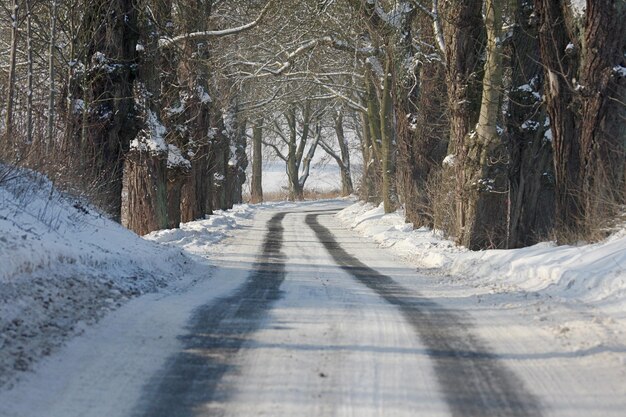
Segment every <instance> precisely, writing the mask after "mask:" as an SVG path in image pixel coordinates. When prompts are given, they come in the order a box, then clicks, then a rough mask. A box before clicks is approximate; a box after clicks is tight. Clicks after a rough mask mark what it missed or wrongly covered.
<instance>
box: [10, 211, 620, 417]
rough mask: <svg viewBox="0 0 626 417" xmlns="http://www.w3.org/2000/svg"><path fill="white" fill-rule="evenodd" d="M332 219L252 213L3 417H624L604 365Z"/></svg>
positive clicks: (93, 336) (116, 318) (27, 388)
mask: <svg viewBox="0 0 626 417" xmlns="http://www.w3.org/2000/svg"><path fill="white" fill-rule="evenodd" d="M337 209H338V207H337V203H334V206H333V205H332V204H328V203H319V204H308V205H301V206H294V207H293V208H291V209H288V210H286V211H280V212H279V211H271V210H266V211H260V212H259V213H258V214H257V216H256V218H255V219H254V221H251V222H250V224H249V225H248V226H247V227H246V228H245V229H243V230H241V231H240V232H238V233H237V235H236V236H235V237H234V238H231V239H228V240H227V241H226V242H224V244H222V245H220V250H219V251H218V252H216V256H215V258H214V259H213V261H214V263H216V264H217V267H216V268H214V269H213V271H212V278H211V279H207V280H206V281H200V282H198V283H189V285H188V286H187V287H185V288H181V289H180V290H178V291H177V292H175V293H171V294H166V295H164V294H160V295H159V294H156V295H147V296H143V297H140V298H138V299H136V300H133V301H131V302H130V303H128V304H127V305H125V306H124V307H122V308H121V309H119V310H117V311H115V312H114V313H112V314H110V315H108V316H107V317H106V318H105V319H104V320H102V321H101V322H100V323H98V324H97V325H96V326H94V327H93V328H91V329H89V330H88V331H86V332H85V334H84V335H82V336H81V337H78V338H76V339H74V340H72V341H71V342H70V343H69V344H68V345H67V346H66V347H65V348H63V349H62V350H61V351H60V352H59V353H58V354H56V355H53V356H52V357H51V358H49V359H47V360H45V361H44V362H43V363H42V364H41V365H40V366H39V367H38V368H37V369H36V371H35V372H34V373H33V374H31V375H29V376H28V377H27V378H24V380H23V381H21V382H20V383H19V384H18V385H17V386H16V387H15V388H14V389H13V390H10V391H7V392H4V393H2V394H0V416H3V417H5V416H6V417H9V416H11V417H16V416H19V417H38V416H41V417H72V416H76V417H78V416H80V417H89V416H93V417H103V416H108V417H113V416H120V417H121V416H137V417H192V416H276V417H278V416H358V417H366V416H386V417H391V416H449V415H452V416H540V415H563V416H569V415H585V416H589V415H602V416H610V415H615V416H617V415H624V414H623V412H624V411H623V410H624V409H626V408H624V405H625V404H624V402H625V401H624V399H623V398H622V397H621V396H620V392H623V387H620V386H616V384H615V380H614V379H610V378H609V379H608V381H609V382H606V381H607V378H605V377H604V376H603V373H602V371H604V369H602V366H595V365H597V364H604V365H603V366H605V367H610V364H609V365H606V361H602V360H601V359H602V358H596V357H592V358H585V360H581V358H575V357H568V356H567V354H562V353H561V352H557V351H552V349H553V348H552V347H551V346H550V343H549V341H548V340H547V339H545V340H544V339H542V336H541V334H536V335H534V337H528V335H529V334H532V332H533V329H532V323H530V324H526V323H525V322H524V320H523V319H522V318H519V317H517V316H516V315H515V314H507V313H506V312H497V311H490V310H489V309H482V308H477V307H476V306H475V304H474V303H473V302H468V300H467V299H466V298H468V297H464V296H461V295H459V294H455V293H454V292H453V291H452V292H451V293H450V294H449V295H445V294H446V292H445V291H444V289H442V288H440V287H437V285H436V284H435V283H434V282H432V278H427V277H422V278H420V277H419V276H416V272H415V270H414V269H412V268H410V267H408V266H405V265H403V264H402V263H400V262H398V261H397V260H395V259H393V258H392V257H390V256H389V254H388V253H387V252H385V251H382V250H380V249H379V248H377V247H376V246H374V245H372V244H371V243H369V242H367V241H364V239H363V238H361V237H359V236H357V235H355V234H354V233H353V232H351V231H348V230H346V229H343V228H341V227H340V226H339V224H338V223H337V220H336V219H335V218H334V216H332V214H333V213H334V212H335V211H336V210H337ZM593 360H597V361H598V362H597V363H595V362H593ZM590 361H591V362H590ZM598 368H601V369H600V372H598ZM620 375H622V374H620ZM603 380H604V381H605V382H604V383H603ZM620 390H621V391H620Z"/></svg>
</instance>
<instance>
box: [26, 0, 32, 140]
mask: <svg viewBox="0 0 626 417" xmlns="http://www.w3.org/2000/svg"><path fill="white" fill-rule="evenodd" d="M25 4H26V54H27V61H28V75H27V81H26V83H27V86H26V143H27V144H29V145H30V144H32V143H33V76H34V73H33V59H34V58H33V26H32V13H33V10H32V0H25Z"/></svg>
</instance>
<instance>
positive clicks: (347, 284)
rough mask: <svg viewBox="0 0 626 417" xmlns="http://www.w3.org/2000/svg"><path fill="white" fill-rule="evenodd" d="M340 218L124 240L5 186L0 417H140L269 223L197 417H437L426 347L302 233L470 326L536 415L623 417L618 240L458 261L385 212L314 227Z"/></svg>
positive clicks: (623, 266) (44, 186) (25, 183)
mask: <svg viewBox="0 0 626 417" xmlns="http://www.w3.org/2000/svg"><path fill="white" fill-rule="evenodd" d="M348 204H350V202H349V201H347V200H331V201H322V202H300V203H290V202H280V203H265V204H259V205H239V206H236V207H235V208H234V209H233V210H229V211H225V212H217V213H215V214H214V215H213V216H211V217H209V218H207V219H205V220H199V221H196V222H190V223H187V224H183V225H181V228H180V229H173V230H163V231H158V232H154V233H152V234H150V235H148V236H146V237H145V238H140V237H138V236H136V235H135V234H133V233H131V232H129V231H127V230H125V229H124V228H122V227H120V226H119V225H117V224H115V223H114V222H111V221H110V220H108V219H106V218H105V217H103V216H102V215H100V214H98V212H97V211H96V210H94V209H93V208H91V207H89V206H87V205H85V204H84V203H82V202H80V201H78V200H76V199H73V198H70V197H68V196H64V195H61V194H59V193H57V192H56V191H54V189H53V188H52V184H51V183H50V182H49V181H47V180H46V179H45V178H43V177H41V176H39V175H37V174H32V173H28V172H21V173H20V175H17V176H15V178H13V179H11V180H9V181H6V180H5V181H3V182H2V184H0V230H1V231H2V234H1V235H0V416H2V417H5V416H11V417H37V416H46V417H50V416H54V417H68V416H81V417H86V416H94V417H100V416H102V415H111V416H124V415H143V414H137V407H139V408H141V407H143V405H142V404H143V402H142V401H146V399H145V395H146V391H145V387H146V384H147V381H148V380H149V378H150V377H152V376H154V375H157V374H158V372H161V371H159V369H162V367H163V364H165V363H166V362H167V360H168V358H171V357H172V355H176V352H179V351H180V349H181V341H182V340H184V338H185V337H186V334H187V333H186V332H188V331H189V318H190V317H191V316H192V315H193V314H194V311H197V309H198V308H199V307H201V306H206V305H211V303H215V302H217V301H218V300H220V299H221V300H223V299H224V297H228V296H230V295H231V294H233V292H235V290H236V289H238V288H241V286H242V285H244V284H245V283H246V282H248V281H247V279H248V277H249V275H250V271H251V270H252V269H254V268H255V265H256V262H257V261H258V258H257V257H258V254H259V253H261V247H262V245H263V239H264V236H265V234H266V232H267V228H266V225H267V221H268V219H269V218H271V217H272V216H273V215H274V214H275V213H277V212H281V211H282V212H288V214H287V215H286V216H285V217H284V221H283V223H282V227H284V235H285V236H284V243H283V249H282V253H283V254H284V255H285V257H284V262H285V265H286V269H285V271H286V276H285V280H284V282H283V283H282V285H281V287H280V291H281V297H279V299H278V300H277V301H276V303H275V305H273V306H272V307H271V309H270V311H268V312H266V313H265V314H267V316H266V319H264V320H266V321H264V322H263V325H262V326H261V327H260V328H259V329H258V331H255V332H252V333H250V334H246V335H245V337H246V338H248V340H247V341H246V342H245V344H244V345H243V347H242V348H241V352H240V353H238V354H236V355H235V356H233V357H229V360H233V361H234V362H233V364H232V365H233V366H235V368H236V369H238V371H237V372H234V373H232V374H227V375H225V377H224V383H225V384H226V385H227V386H231V387H237V389H236V390H235V391H234V395H235V396H234V397H233V398H234V399H235V400H233V402H231V403H229V404H225V403H216V404H213V405H211V406H215V407H218V408H219V407H226V409H227V412H226V415H237V416H238V417H239V416H243V415H258V413H259V412H263V411H265V412H267V415H273V416H278V415H294V414H299V415H310V416H313V415H315V416H322V415H329V416H330V415H355V413H356V414H357V415H360V416H366V415H372V416H374V415H376V416H387V415H416V414H415V413H416V411H415V410H420V413H421V414H423V415H446V414H447V411H448V409H447V407H446V402H445V401H444V400H443V399H442V398H443V397H442V391H441V387H438V385H437V384H436V383H435V382H433V381H435V380H436V379H437V376H436V375H434V373H433V372H434V368H433V367H432V362H433V358H431V357H430V356H429V354H427V353H425V352H427V350H426V348H425V346H424V345H423V341H420V339H419V338H416V337H415V334H414V331H413V330H412V329H411V326H410V325H409V324H408V323H407V322H406V320H404V319H403V317H402V315H401V314H400V313H399V311H398V309H397V308H395V307H394V306H393V305H391V304H389V303H387V302H386V301H385V300H384V299H383V298H381V297H380V295H377V294H376V293H375V292H374V291H372V290H371V289H368V288H366V287H364V286H362V285H361V286H359V284H358V282H355V280H354V279H353V278H352V277H350V274H349V273H348V271H347V270H344V269H342V268H341V267H339V266H337V265H335V264H334V262H335V261H334V260H333V256H331V255H330V254H329V253H328V251H327V250H326V249H325V248H324V246H323V245H322V243H320V241H319V239H318V236H316V235H315V233H314V232H313V230H312V229H311V228H310V227H309V226H308V223H307V221H305V219H307V218H308V216H309V215H310V213H317V214H318V215H319V217H318V219H319V221H320V222H321V223H322V224H323V225H324V226H325V227H327V228H328V229H329V230H332V232H333V234H334V238H335V239H336V241H337V242H339V243H340V244H341V246H342V247H343V248H344V249H345V251H346V253H349V254H351V256H354V257H355V258H359V259H361V260H362V262H364V263H366V264H367V265H369V266H370V267H371V268H375V269H376V270H378V271H381V272H382V273H384V274H386V275H388V276H390V277H392V278H393V280H394V281H395V282H397V283H398V284H399V285H401V286H402V287H403V288H405V289H407V291H410V292H411V293H412V294H415V296H416V297H423V298H424V299H426V300H432V302H434V303H437V305H438V306H440V307H442V308H443V309H444V310H442V311H450V312H452V313H451V315H450V317H455V316H456V315H459V317H464V318H467V320H468V322H469V323H471V324H470V327H471V335H472V337H476V338H477V340H481V341H483V342H484V344H485V346H487V347H488V348H489V350H490V351H491V352H493V353H494V354H495V355H496V356H497V358H498V361H500V362H501V363H502V364H503V365H504V366H506V367H507V369H509V370H511V371H512V372H513V373H514V374H515V375H516V376H517V377H518V378H519V380H520V381H521V383H522V384H523V386H524V387H526V389H527V391H528V392H529V394H530V395H532V396H534V397H536V398H538V401H539V403H540V404H541V407H542V409H543V414H544V415H553V416H580V417H583V416H585V417H586V416H589V415H597V416H606V415H614V416H619V415H623V413H622V412H623V409H624V407H626V383H625V381H626V336H625V335H626V232H624V231H621V232H618V233H616V234H615V235H613V236H612V237H611V238H609V239H607V240H606V241H604V242H600V243H597V244H593V245H581V246H577V247H567V246H562V247H557V246H555V245H553V244H550V243H543V244H540V245H536V246H533V247H530V248H524V249H517V250H493V251H482V252H470V251H467V250H465V249H463V248H459V247H456V246H455V245H454V244H453V243H452V242H450V241H447V240H445V239H442V238H441V237H440V236H438V235H437V233H434V232H432V231H429V230H425V229H420V230H412V226H411V225H409V224H406V223H405V222H404V218H403V215H402V213H401V212H397V213H393V214H384V213H383V210H382V208H378V207H373V206H371V205H366V204H363V203H355V204H352V205H349V206H348V207H347V208H345V209H343V210H342V211H341V212H340V213H339V214H338V215H336V216H333V215H331V214H330V213H329V210H335V209H337V208H341V207H345V206H346V205H348ZM242 302H243V303H245V302H246V300H243V301H242ZM113 310H114V311H113ZM448 331H451V330H449V329H448ZM78 335H80V336H78ZM77 336H78V337H77ZM46 356H47V357H46ZM44 357H45V358H44ZM22 371H27V372H22ZM416 375H417V376H418V377H416ZM11 387H12V388H11ZM259 393H262V397H263V398H264V400H263V401H259ZM320 398H322V399H323V401H322V400H320ZM390 412H391V414H389V413H390ZM229 413H230V414H229ZM385 413H386V414H385ZM418 414H419V413H418Z"/></svg>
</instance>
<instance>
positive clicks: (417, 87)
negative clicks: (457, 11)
mask: <svg viewBox="0 0 626 417" xmlns="http://www.w3.org/2000/svg"><path fill="white" fill-rule="evenodd" d="M431 19H432V18H431V17H430V16H426V15H424V14H420V15H418V21H417V24H418V25H419V27H420V29H421V30H420V36H421V37H422V39H423V42H424V44H430V45H435V43H436V39H435V36H434V33H433V29H432V22H431ZM424 47H425V46H422V48H424ZM421 53H422V54H424V55H426V54H428V53H437V51H436V50H434V49H433V50H426V51H422V52H421ZM397 59H398V58H396V60H397ZM396 84H399V85H397V86H396V88H397V89H398V91H397V92H396V94H395V95H394V100H395V101H396V109H397V111H399V112H400V113H399V115H398V185H399V187H400V190H399V193H400V194H401V196H402V199H403V202H404V210H405V215H406V220H407V221H408V222H411V223H412V224H413V225H414V227H422V226H427V227H431V228H432V227H434V207H433V202H432V201H431V192H430V191H429V189H428V187H429V181H430V180H431V175H432V174H433V173H434V172H437V171H438V169H439V167H440V166H441V162H442V161H443V159H444V157H445V156H446V148H447V144H448V141H447V132H446V131H445V129H446V128H447V112H446V107H445V95H446V91H445V84H446V83H445V78H444V66H443V65H442V64H441V62H439V61H438V60H424V62H423V63H421V64H420V65H418V66H416V68H415V69H414V72H413V74H405V75H404V76H403V79H402V80H401V81H400V82H399V83H396Z"/></svg>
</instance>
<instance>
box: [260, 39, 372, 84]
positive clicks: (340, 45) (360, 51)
mask: <svg viewBox="0 0 626 417" xmlns="http://www.w3.org/2000/svg"><path fill="white" fill-rule="evenodd" d="M320 45H324V46H330V47H332V48H335V49H338V50H340V51H346V52H350V53H354V54H357V55H363V56H370V55H373V54H376V53H377V52H378V49H377V48H372V47H364V48H358V47H356V46H354V45H350V44H348V43H347V42H343V41H340V40H338V39H335V38H334V37H332V36H323V37H321V38H318V39H312V40H310V41H307V42H305V43H303V44H302V45H300V46H299V47H298V48H296V49H295V50H294V51H292V52H290V53H289V54H287V59H286V60H285V62H284V63H283V64H281V65H280V66H279V67H278V68H277V69H271V68H265V71H268V72H270V73H272V74H274V75H281V74H283V73H284V72H285V71H287V70H288V69H289V68H291V67H292V65H293V63H294V61H295V59H296V58H297V57H299V56H300V55H303V54H304V53H306V52H308V51H310V50H311V49H314V48H315V47H317V46H320Z"/></svg>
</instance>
